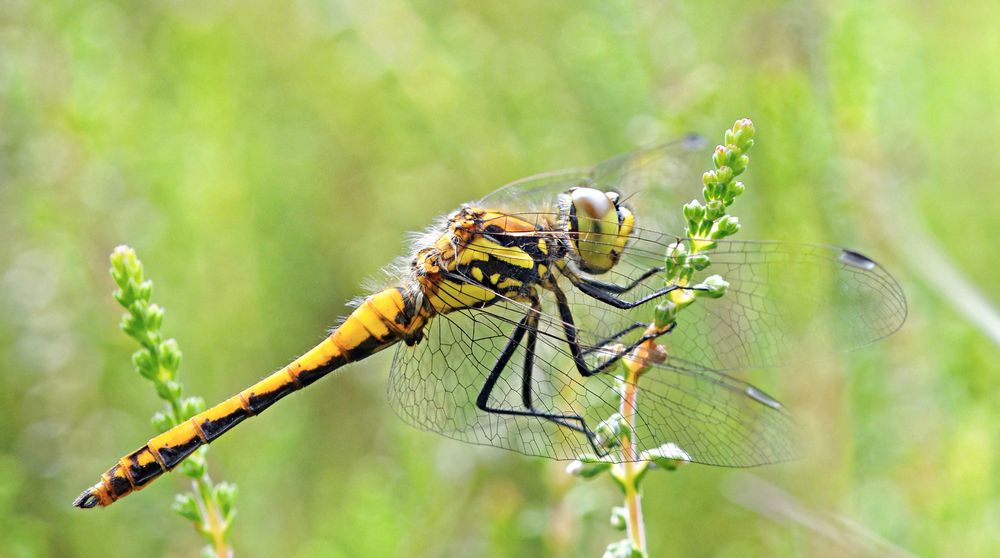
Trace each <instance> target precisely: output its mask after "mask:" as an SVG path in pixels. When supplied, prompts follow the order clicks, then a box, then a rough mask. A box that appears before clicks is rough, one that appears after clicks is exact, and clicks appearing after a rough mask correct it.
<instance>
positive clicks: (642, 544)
mask: <svg viewBox="0 0 1000 558" xmlns="http://www.w3.org/2000/svg"><path fill="white" fill-rule="evenodd" d="M755 133H756V131H755V130H754V126H753V122H751V121H750V119H748V118H744V119H742V120H737V121H736V124H734V125H733V127H732V128H730V129H729V130H726V134H725V140H724V143H723V144H721V145H718V146H717V147H716V148H715V152H714V154H713V156H712V162H713V163H715V170H710V171H708V172H706V173H705V174H704V175H703V176H702V182H703V184H704V188H703V189H702V195H703V196H704V198H705V204H704V205H702V204H701V202H699V201H698V200H691V202H690V203H688V204H685V205H684V220H685V221H687V225H686V226H685V228H684V238H683V239H679V240H677V242H676V243H674V244H673V245H672V246H671V247H670V249H669V250H668V252H667V253H666V254H665V255H664V256H665V259H664V261H665V265H664V268H663V271H664V283H665V284H666V285H667V286H674V285H676V286H678V287H685V288H679V289H677V290H674V291H672V292H670V293H669V294H668V295H667V296H666V300H664V301H663V302H661V303H660V304H659V305H657V307H656V310H655V312H654V317H653V322H651V323H650V325H649V328H648V329H647V332H649V333H651V334H656V333H658V332H662V331H666V330H667V329H668V328H672V327H674V326H675V325H676V323H677V313H678V312H680V311H681V310H683V309H684V308H685V307H687V306H690V305H691V304H693V303H694V301H695V300H697V299H698V298H699V297H703V298H719V297H722V296H724V295H725V294H726V289H727V288H728V287H729V284H728V283H727V282H726V280H725V279H723V278H722V277H721V276H720V275H717V274H716V275H710V276H708V277H706V278H705V280H704V281H703V282H701V283H696V284H693V285H692V284H691V282H692V280H694V278H695V277H694V275H695V273H696V272H699V271H704V270H705V269H707V268H708V267H709V266H711V259H710V256H709V255H708V254H705V253H703V252H706V251H708V250H711V249H712V248H714V247H715V246H716V243H715V241H716V240H720V239H723V238H726V237H728V236H732V235H734V234H736V233H737V232H738V231H739V230H740V221H739V219H738V218H736V217H734V216H732V215H729V214H728V213H726V210H727V209H728V208H729V206H730V205H732V203H733V202H734V201H735V200H736V198H737V197H738V196H739V195H740V194H742V193H743V191H744V190H745V189H746V187H745V186H744V184H743V183H742V182H740V181H738V180H735V178H736V177H737V176H739V175H741V174H743V173H744V172H745V171H746V169H747V166H748V165H749V164H750V157H749V156H748V155H747V152H748V151H750V148H751V147H753V144H754V141H753V136H754V134H755ZM706 342H708V343H711V342H712V340H711V339H706ZM668 352H669V348H668V347H667V346H664V345H660V344H659V343H658V342H657V341H649V342H647V343H645V344H643V345H642V346H640V347H638V348H637V349H635V350H634V351H633V352H632V353H631V354H630V355H629V357H628V358H625V359H624V362H622V363H621V364H620V365H619V366H617V367H616V369H617V372H616V375H617V376H618V378H619V380H618V381H619V384H618V390H619V391H620V392H621V399H622V403H621V406H620V411H619V412H617V413H615V414H614V415H613V416H611V417H609V418H608V419H607V420H605V421H603V422H602V423H601V424H600V425H599V426H598V427H597V429H596V432H597V434H598V436H599V438H600V439H601V440H603V441H604V443H605V446H606V447H607V448H608V450H609V454H608V455H604V456H597V455H583V456H580V458H579V459H577V460H576V461H573V462H572V463H570V465H569V466H568V467H567V468H566V471H567V472H569V473H570V474H573V475H576V476H579V477H582V478H585V479H592V478H595V477H597V476H599V475H600V474H601V473H604V472H607V473H609V474H610V475H611V478H613V479H614V480H615V484H616V485H617V486H618V488H619V489H621V491H622V494H624V496H625V505H623V506H621V507H615V508H613V509H612V511H611V526H612V527H614V528H616V529H618V530H620V531H626V532H627V534H628V537H627V538H625V539H623V540H620V541H616V542H613V543H611V544H609V545H608V548H607V550H606V551H605V553H604V556H605V558H642V557H643V556H648V549H647V545H646V534H645V531H646V527H645V523H644V521H643V516H642V497H641V490H640V487H641V485H642V480H643V479H644V478H645V477H646V473H647V472H648V471H649V470H651V469H653V468H659V469H662V470H665V471H673V470H675V469H676V468H677V467H678V466H679V465H681V464H683V463H685V462H687V461H689V460H690V456H688V455H687V454H686V453H685V451H684V448H680V447H678V446H677V445H676V444H674V443H672V442H668V443H665V444H663V445H662V446H660V447H658V448H655V449H653V450H650V451H645V452H642V454H639V452H638V449H637V448H638V444H637V443H636V440H635V439H634V438H635V435H636V433H635V426H634V425H635V415H636V414H637V413H638V412H639V398H640V397H641V393H642V388H641V386H640V380H641V378H642V375H643V373H645V372H646V371H647V368H648V366H649V362H650V361H651V360H656V359H658V360H659V361H660V362H662V361H663V357H664V356H665V355H666V354H667V353H668ZM612 448H620V455H617V454H614V453H611V452H610V450H611V449H612ZM616 455H617V457H616ZM615 461H622V462H621V463H615Z"/></svg>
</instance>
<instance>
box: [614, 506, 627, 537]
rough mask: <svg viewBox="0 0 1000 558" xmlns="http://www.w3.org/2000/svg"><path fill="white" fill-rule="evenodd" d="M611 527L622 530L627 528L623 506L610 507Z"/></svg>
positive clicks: (625, 512)
mask: <svg viewBox="0 0 1000 558" xmlns="http://www.w3.org/2000/svg"><path fill="white" fill-rule="evenodd" d="M611 527H612V528H613V529H615V530H616V531H624V530H625V529H627V528H628V512H627V511H626V510H625V508H624V507H623V506H615V507H613V508H611Z"/></svg>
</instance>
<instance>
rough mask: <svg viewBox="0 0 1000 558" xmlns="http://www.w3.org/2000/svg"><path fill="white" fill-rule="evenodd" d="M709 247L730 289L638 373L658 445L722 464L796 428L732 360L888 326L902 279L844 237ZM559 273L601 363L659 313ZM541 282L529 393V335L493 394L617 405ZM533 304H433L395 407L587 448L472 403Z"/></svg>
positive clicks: (641, 238)
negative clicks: (569, 339)
mask: <svg viewBox="0 0 1000 558" xmlns="http://www.w3.org/2000/svg"><path fill="white" fill-rule="evenodd" d="M673 241H674V239H673V237H669V236H667V235H662V234H660V233H656V232H654V231H649V230H640V231H637V232H636V235H635V238H634V239H633V242H632V244H631V245H630V246H629V247H628V249H627V250H626V253H625V256H624V258H623V261H622V262H621V263H620V264H619V265H618V266H617V267H616V268H615V270H614V272H613V273H610V274H608V276H605V277H602V278H603V279H610V280H611V281H613V282H616V283H619V284H626V283H628V282H630V281H631V280H632V279H633V278H635V277H639V276H641V275H642V274H643V272H645V271H647V270H648V269H650V268H652V267H656V266H658V265H660V264H661V263H662V260H663V254H664V252H665V250H666V248H667V246H668V245H669V244H670V243H671V242H673ZM467 249H474V247H471V246H470V247H467ZM709 254H710V257H711V261H712V265H711V266H710V267H709V268H708V269H706V270H705V271H704V272H702V274H703V275H707V274H708V273H718V274H721V275H722V276H723V277H724V278H726V279H727V280H728V281H729V282H730V285H731V286H730V288H729V291H728V292H727V294H726V295H725V296H724V297H722V298H721V299H701V300H699V301H698V302H696V303H695V304H694V305H693V306H691V307H689V308H687V309H685V310H684V311H683V312H681V314H680V316H679V319H678V324H677V327H676V328H675V329H674V330H673V332H672V333H670V334H669V335H668V336H666V337H663V338H661V340H660V342H661V343H662V344H663V345H664V346H665V347H666V348H667V351H668V352H669V355H668V357H667V359H666V361H665V362H664V363H662V364H658V365H655V366H654V367H652V369H651V370H650V371H649V372H647V373H646V375H644V376H643V377H642V378H641V380H640V382H639V383H640V386H639V388H640V397H641V400H640V403H639V405H638V409H637V424H638V427H637V428H638V431H637V435H638V439H639V440H640V446H641V448H642V449H650V448H654V447H659V446H660V445H662V444H665V443H669V442H673V443H676V444H678V445H679V446H680V447H681V449H683V450H684V451H686V452H687V453H688V454H689V455H690V456H691V459H692V460H693V461H696V462H700V463H707V464H713V465H725V466H752V465H759V464H763V463H771V462H776V461H782V460H787V459H790V458H792V457H794V455H795V448H796V443H795V439H796V437H797V436H796V430H795V427H794V424H793V423H792V422H791V420H790V419H789V417H788V415H787V413H786V412H785V411H784V409H783V408H782V406H781V405H780V404H779V403H778V402H777V401H776V400H775V399H774V398H772V397H770V396H768V395H766V394H765V393H764V391H763V390H760V389H757V388H755V387H753V386H751V385H750V384H748V383H746V382H744V381H743V380H741V379H738V378H736V377H734V376H732V375H730V374H727V373H726V372H725V371H729V372H734V371H736V370H738V369H741V368H748V367H760V366H771V365H776V364H781V363H783V362H787V361H788V358H789V357H790V356H794V355H792V354H791V351H792V350H793V349H794V348H796V347H799V346H801V344H802V343H808V342H810V341H812V340H816V339H818V338H832V339H834V340H836V343H837V346H838V347H839V348H840V349H843V350H847V349H850V348H855V347H858V346H861V345H864V344H867V343H870V342H872V341H874V340H876V339H879V338H881V337H884V336H886V335H888V334H890V333H892V332H893V331H895V330H896V329H898V327H899V326H900V325H901V324H902V322H903V320H904V319H905V315H906V302H905V299H904V297H903V294H902V291H901V290H900V288H899V286H898V285H897V284H896V282H895V281H894V280H893V279H892V277H891V276H890V275H889V274H888V273H886V272H885V270H884V269H882V268H881V267H880V266H879V265H878V264H876V263H875V262H873V261H871V260H869V259H867V258H865V257H864V256H861V255H860V254H857V253H855V252H852V251H848V250H842V249H838V248H832V247H826V246H813V245H801V244H784V243H757V242H719V243H718V246H717V247H716V248H715V249H714V250H712V251H711V252H710V253H709ZM560 284H561V287H562V289H563V291H564V292H565V293H566V295H567V298H568V300H569V305H570V308H571V311H572V314H573V318H574V322H575V324H576V327H577V330H578V336H579V343H580V345H581V348H582V349H584V350H586V349H588V348H589V349H592V352H591V353H590V355H589V356H588V357H587V361H588V364H589V365H591V366H594V365H596V364H597V363H598V362H601V361H602V360H603V359H605V358H608V357H609V356H610V355H611V354H613V352H612V349H611V345H612V344H614V343H622V344H628V343H629V342H631V341H634V340H635V339H636V338H637V337H638V335H640V333H641V330H642V328H641V327H639V328H638V329H635V330H633V331H632V332H630V333H628V334H626V335H623V336H621V337H617V338H613V339H610V341H609V339H608V338H609V337H612V336H614V334H616V333H618V332H620V331H622V330H623V329H626V328H627V326H629V325H633V324H638V325H640V326H641V325H642V324H644V323H647V322H649V321H650V320H651V319H652V307H653V306H654V305H655V304H656V303H657V301H655V300H653V301H650V302H648V303H646V304H643V305H640V306H638V307H636V308H633V309H630V310H619V309H616V308H614V307H612V306H609V305H607V304H604V303H601V302H598V301H596V300H594V299H592V298H590V297H589V296H587V295H585V294H584V293H582V292H580V291H577V290H575V289H574V287H573V285H571V284H569V282H568V281H567V280H566V279H565V278H563V279H562V280H561V282H560ZM663 284H664V283H663V278H662V275H661V274H659V273H656V274H654V275H652V276H650V277H649V279H647V280H646V281H644V282H643V283H640V284H639V285H638V286H636V288H635V289H633V290H632V291H631V292H629V293H626V294H625V295H622V296H623V298H627V299H631V300H635V299H638V298H640V297H642V296H643V295H644V294H647V293H650V292H653V291H654V290H656V289H657V288H659V287H662V286H663ZM446 288H447V286H446ZM443 294H444V295H447V292H445V293H443ZM541 294H542V300H543V306H542V314H541V317H540V318H539V321H538V324H537V326H536V335H537V347H536V350H535V359H534V362H533V365H532V366H531V368H530V370H531V373H530V381H529V382H528V384H527V385H528V387H527V391H528V393H530V394H531V396H532V397H531V398H530V404H529V402H528V401H527V400H525V398H524V393H525V390H526V388H525V382H524V378H525V349H524V346H523V345H522V346H519V347H518V348H517V350H516V351H515V352H514V355H513V357H512V358H511V359H510V362H509V364H508V366H507V368H506V369H505V370H504V372H503V374H502V376H501V378H500V380H499V381H498V383H497V385H496V388H495V389H494V390H493V392H492V394H491V395H490V398H489V406H490V407H493V408H504V409H511V410H520V411H527V410H530V408H532V407H533V408H534V410H535V411H540V412H545V413H549V414H560V415H564V416H579V417H580V418H582V419H583V420H584V421H585V422H586V424H587V425H588V426H589V427H590V428H593V427H594V426H596V424H598V423H599V422H600V421H602V420H604V419H606V418H607V417H608V416H610V414H611V413H613V412H615V411H616V410H617V409H618V405H619V404H620V401H619V397H618V392H617V391H616V389H615V387H616V382H617V380H616V379H615V378H614V376H613V375H610V374H606V373H602V374H598V375H595V376H591V377H589V378H584V377H582V376H581V375H580V374H579V372H578V371H577V369H576V367H575V364H574V363H573V361H572V359H571V357H570V356H569V353H568V345H567V343H566V341H565V338H566V336H565V333H564V328H565V324H564V323H563V322H562V320H561V319H560V318H559V312H558V310H557V309H556V308H555V305H554V303H553V301H552V297H550V296H545V295H546V294H547V293H544V292H543V293H541ZM528 311H529V305H528V304H526V303H523V302H518V301H513V300H504V301H503V302H502V303H500V304H497V305H494V306H491V307H489V308H485V309H479V310H463V311H458V312H454V313H451V314H448V315H444V316H439V317H437V318H435V320H434V321H433V322H432V323H431V324H430V326H429V329H428V331H427V338H426V339H425V341H424V342H423V343H421V344H418V345H417V346H415V347H400V349H399V350H398V352H397V354H396V358H395V361H394V363H393V369H392V373H391V377H390V383H389V396H390V401H391V402H392V405H393V407H394V408H395V409H396V410H397V412H398V413H399V414H400V416H402V417H403V418H404V419H405V420H407V421H408V422H410V423H412V424H414V425H416V426H418V427H421V428H424V429H427V430H432V431H436V432H440V433H442V434H444V435H446V436H450V437H453V438H458V439H461V440H464V441H468V442H472V443H478V444H488V445H494V446H498V447H503V448H508V449H513V450H516V451H520V452H522V453H527V454H531V455H542V456H546V457H553V458H557V459H571V458H574V457H576V456H577V455H579V454H580V453H586V452H589V451H591V448H590V446H589V443H588V441H587V439H586V437H585V436H584V435H583V434H579V433H576V432H573V431H572V430H570V429H568V428H564V427H560V426H557V425H556V424H554V423H552V422H551V421H549V420H545V419H542V418H537V417H524V416H519V417H514V416H505V415H498V414H490V413H486V412H483V411H481V410H479V409H478V408H477V407H476V405H475V401H476V399H477V397H478V396H479V395H480V392H481V390H482V387H483V384H484V383H485V380H486V378H487V376H488V375H489V373H490V371H491V370H492V369H493V366H494V363H495V362H496V361H497V357H498V355H499V354H500V352H501V351H502V350H503V347H504V346H505V345H506V344H507V343H508V341H509V339H510V338H511V335H512V333H513V331H514V329H515V327H516V325H517V324H518V322H519V321H520V320H521V319H522V318H523V316H524V315H525V313H527V312H528ZM724 370H725V371H724ZM618 457H619V458H620V457H621V456H618Z"/></svg>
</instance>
